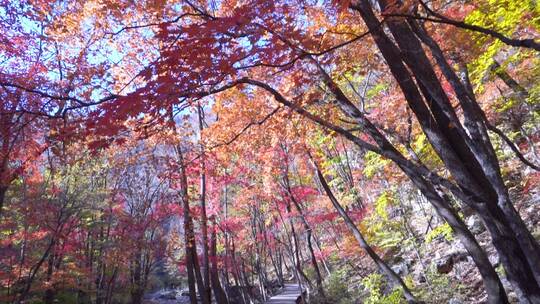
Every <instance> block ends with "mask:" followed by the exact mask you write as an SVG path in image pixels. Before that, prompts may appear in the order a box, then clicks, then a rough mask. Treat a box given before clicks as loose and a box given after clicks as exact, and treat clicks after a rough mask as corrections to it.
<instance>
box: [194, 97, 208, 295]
mask: <svg viewBox="0 0 540 304" xmlns="http://www.w3.org/2000/svg"><path fill="white" fill-rule="evenodd" d="M203 111H204V110H203V108H202V106H201V105H200V104H198V105H197V114H198V118H199V133H200V134H199V135H200V138H199V145H200V151H199V153H200V169H201V173H200V174H201V175H200V189H199V190H200V194H199V201H200V203H201V230H202V245H203V248H202V255H203V265H202V272H203V281H204V286H205V289H204V292H205V293H206V294H207V297H208V299H211V298H212V290H211V286H210V263H209V261H208V219H207V216H206V172H205V171H206V164H205V161H206V159H205V151H204V145H203V143H202V132H203V129H204V113H203ZM201 292H202V291H201Z"/></svg>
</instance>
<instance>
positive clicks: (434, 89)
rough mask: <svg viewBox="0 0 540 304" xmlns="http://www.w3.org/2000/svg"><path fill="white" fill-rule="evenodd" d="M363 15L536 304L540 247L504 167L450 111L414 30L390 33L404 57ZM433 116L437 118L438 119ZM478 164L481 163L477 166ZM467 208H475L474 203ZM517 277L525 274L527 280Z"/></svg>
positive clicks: (366, 12)
mask: <svg viewBox="0 0 540 304" xmlns="http://www.w3.org/2000/svg"><path fill="white" fill-rule="evenodd" d="M357 10H358V11H359V12H360V14H361V15H362V18H363V19H364V21H365V22H366V24H367V25H368V28H370V30H371V31H372V34H373V38H374V39H375V42H376V44H377V45H378V47H379V49H380V50H381V53H382V54H383V57H384V58H385V60H386V61H387V63H388V65H389V67H390V69H391V71H392V73H393V75H394V77H395V78H396V80H397V81H398V84H399V85H400V87H401V89H402V91H403V93H404V95H405V97H406V99H407V101H408V103H409V106H410V107H411V109H412V110H413V112H414V113H415V115H416V116H417V118H418V121H419V122H420V124H421V126H422V128H423V130H424V132H425V133H426V135H427V137H428V139H429V141H430V143H431V144H432V146H433V147H434V149H435V151H436V152H437V153H438V154H439V156H440V157H441V159H442V160H443V162H444V163H445V165H446V166H447V168H448V169H449V170H450V172H452V175H453V176H454V177H455V178H456V180H457V182H458V184H459V185H460V187H461V188H463V189H464V191H465V193H471V194H474V195H472V196H473V197H475V196H476V197H478V195H480V197H481V199H479V200H478V199H476V200H474V203H475V204H478V203H479V202H480V203H481V202H483V203H485V204H488V205H489V208H484V209H485V210H484V211H490V212H489V213H487V214H486V213H481V214H480V215H481V216H483V220H484V222H485V223H486V226H489V225H490V224H491V225H492V226H491V228H490V227H488V229H489V231H490V233H491V234H492V239H493V240H494V245H495V247H496V248H497V250H498V251H499V254H500V255H501V257H502V256H506V257H505V258H502V260H503V264H504V265H505V268H506V269H507V272H508V274H509V277H510V278H511V281H513V282H514V285H515V286H516V287H518V288H519V289H521V290H522V292H523V294H524V296H525V297H528V298H530V299H531V301H536V299H538V296H539V290H540V289H539V288H538V284H537V283H536V284H535V277H534V274H533V272H532V270H531V268H530V267H529V262H531V260H536V259H538V257H537V255H535V256H533V257H527V255H526V254H525V252H528V253H530V254H532V251H531V249H533V248H534V242H532V240H531V237H529V236H528V235H527V233H528V230H527V229H526V228H525V229H523V228H524V227H523V226H524V225H522V226H521V225H520V222H522V221H521V219H520V218H519V216H518V217H517V218H516V216H515V214H511V213H512V210H511V209H513V207H512V208H510V206H509V205H510V202H509V200H508V199H507V197H508V195H507V191H506V188H505V187H504V183H501V181H502V180H501V179H500V174H499V175H498V174H497V172H498V171H497V169H498V165H494V164H493V163H492V162H489V161H488V159H489V158H490V156H491V155H492V154H493V153H489V151H487V149H486V148H483V147H482V146H480V144H481V142H480V141H476V142H475V144H473V143H471V141H470V140H467V138H466V137H464V135H463V133H464V132H463V130H462V127H461V125H460V123H459V121H458V120H457V119H456V117H455V116H456V114H455V112H453V110H452V109H451V107H449V102H448V98H447V97H446V95H444V91H442V89H441V88H440V83H439V82H438V81H436V77H433V75H434V73H433V72H432V68H431V65H429V64H428V63H429V60H427V61H426V58H424V57H425V54H423V52H422V49H421V47H420V48H414V49H413V48H412V47H414V46H416V44H417V40H416V38H415V37H411V36H410V30H407V28H405V27H404V26H403V25H402V24H397V22H394V21H392V22H389V28H390V30H391V32H392V33H393V34H394V37H395V38H396V41H397V42H398V44H400V47H401V49H402V51H401V52H400V51H399V50H398V49H397V47H396V46H395V45H394V44H393V43H392V41H390V40H389V39H388V37H387V36H386V34H385V33H384V31H383V30H382V29H381V28H380V24H379V21H378V20H377V19H376V17H375V15H374V14H373V12H372V10H371V7H370V4H369V2H368V1H364V0H362V1H360V2H358V6H357ZM413 38H414V39H413ZM402 56H403V57H404V60H405V62H406V63H408V66H409V68H410V69H411V71H412V72H413V73H414V74H415V76H416V78H417V80H418V86H419V88H420V91H421V92H422V94H423V95H424V96H425V97H426V98H427V100H428V101H429V102H428V105H429V106H430V109H427V107H426V105H425V104H424V102H423V99H422V96H420V93H419V91H418V88H417V87H416V86H415V85H414V81H413V80H412V78H411V77H410V75H409V72H408V70H407V68H406V67H405V66H404V64H403V62H402V61H401V59H400V58H401V57H402ZM407 56H408V57H407ZM430 110H431V112H432V113H433V115H434V116H433V117H432V116H431V114H430ZM477 159H478V160H480V161H477ZM486 170H487V171H486ZM484 172H487V174H486V175H484ZM503 188H504V189H503ZM466 203H468V204H473V202H471V201H469V202H466ZM478 208H479V207H476V210H477V212H478V211H479V210H478ZM499 208H501V209H502V210H501V209H499ZM505 208H506V209H507V211H506V212H505V211H504V210H505ZM497 209H498V210H497ZM501 211H502V212H504V216H506V217H507V218H509V219H510V220H509V221H508V222H507V221H506V218H504V216H503V217H501V216H500V215H501V214H500V213H501ZM512 228H514V229H512ZM512 230H514V232H515V233H516V234H517V235H522V236H523V240H518V239H516V235H515V234H513V233H512ZM529 234H530V233H529ZM502 239H504V240H505V243H506V246H504V245H503V244H502V243H497V241H498V240H501V241H502ZM524 243H526V244H525V245H526V246H523V245H524ZM520 245H521V247H520ZM537 252H538V251H537ZM533 262H534V261H533ZM512 264H513V265H512ZM531 264H534V263H531ZM535 268H536V267H535ZM517 271H519V272H521V275H519V273H518V272H517ZM531 280H532V283H531Z"/></svg>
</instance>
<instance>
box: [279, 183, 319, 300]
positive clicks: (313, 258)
mask: <svg viewBox="0 0 540 304" xmlns="http://www.w3.org/2000/svg"><path fill="white" fill-rule="evenodd" d="M285 185H286V187H287V192H288V193H289V197H290V198H291V201H292V202H293V204H294V206H295V208H296V211H298V213H299V214H300V219H301V220H302V223H303V225H304V230H305V231H306V233H307V237H306V238H307V246H308V250H309V253H310V255H311V265H312V266H313V269H314V270H315V276H316V278H315V281H316V284H317V291H318V292H319V295H320V296H321V297H322V300H323V302H326V294H325V292H324V288H323V279H322V275H321V271H320V267H319V264H318V263H317V258H316V256H315V250H314V249H313V243H312V229H311V226H310V225H309V223H308V221H307V220H306V217H305V216H304V213H303V211H302V207H301V206H300V204H299V203H298V201H297V200H296V198H295V197H294V195H293V193H292V191H291V187H290V184H289V178H288V177H285Z"/></svg>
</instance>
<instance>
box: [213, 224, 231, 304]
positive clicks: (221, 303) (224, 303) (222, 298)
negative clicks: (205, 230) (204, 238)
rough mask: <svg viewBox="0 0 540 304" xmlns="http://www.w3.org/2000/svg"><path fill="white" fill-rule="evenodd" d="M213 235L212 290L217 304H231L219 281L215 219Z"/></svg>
mask: <svg viewBox="0 0 540 304" xmlns="http://www.w3.org/2000/svg"><path fill="white" fill-rule="evenodd" d="M212 223H213V227H212V234H211V237H210V256H211V259H212V262H211V266H210V280H211V282H212V289H213V290H214V297H215V299H216V302H217V304H229V301H228V299H227V295H226V294H225V291H223V288H222V287H221V282H220V281H219V273H218V260H217V250H216V247H217V235H216V234H217V227H216V223H215V219H214V218H212Z"/></svg>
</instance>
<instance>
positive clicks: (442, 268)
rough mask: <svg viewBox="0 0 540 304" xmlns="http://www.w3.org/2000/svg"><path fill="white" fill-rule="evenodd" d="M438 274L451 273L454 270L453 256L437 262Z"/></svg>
mask: <svg viewBox="0 0 540 304" xmlns="http://www.w3.org/2000/svg"><path fill="white" fill-rule="evenodd" d="M435 263H436V266H437V272H438V273H443V274H446V273H449V272H450V271H452V268H454V258H453V256H452V255H449V256H446V257H444V258H442V259H440V260H438V261H436V262H435Z"/></svg>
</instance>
